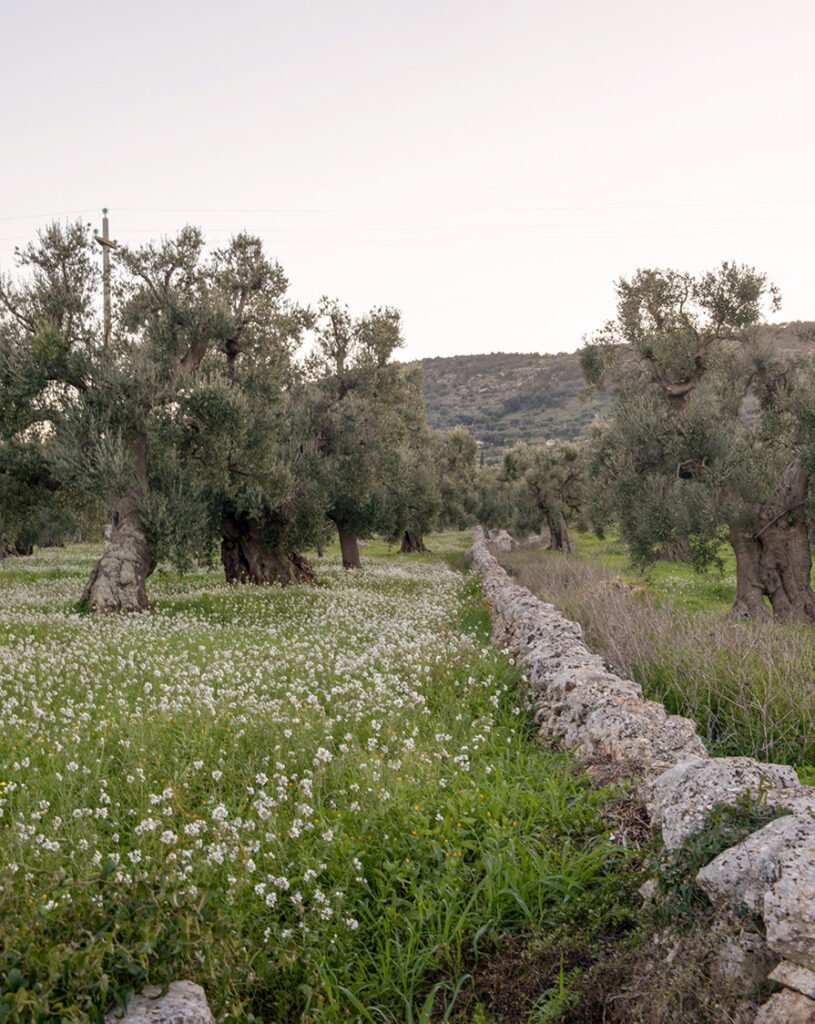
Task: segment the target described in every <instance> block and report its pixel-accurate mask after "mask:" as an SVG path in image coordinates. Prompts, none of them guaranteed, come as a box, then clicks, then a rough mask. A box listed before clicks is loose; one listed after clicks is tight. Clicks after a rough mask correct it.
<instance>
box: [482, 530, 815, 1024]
mask: <svg viewBox="0 0 815 1024" xmlns="http://www.w3.org/2000/svg"><path fill="white" fill-rule="evenodd" d="M507 537H508V535H507ZM496 539H497V540H498V541H499V543H501V544H503V545H505V549H508V548H509V546H510V542H511V540H512V539H511V538H509V540H507V539H506V538H503V537H496ZM469 561H470V564H471V566H472V567H473V569H474V570H475V571H476V572H477V573H478V574H479V576H480V577H481V581H482V584H483V587H484V592H485V594H486V596H487V599H488V601H489V603H490V606H491V618H492V622H493V636H494V638H495V640H496V642H497V643H498V644H499V645H500V646H502V647H503V648H504V649H505V650H507V651H509V652H510V653H511V654H512V655H513V656H514V657H515V658H517V660H518V663H519V664H520V665H521V666H522V668H523V671H524V674H525V677H526V679H527V680H528V691H527V693H526V695H525V703H526V705H527V706H528V707H529V708H530V710H531V711H532V712H533V714H534V716H535V721H536V722H537V725H538V727H539V729H540V732H541V735H542V736H544V735H545V737H546V739H547V741H548V742H552V741H554V742H555V743H557V744H558V745H560V746H562V747H565V748H568V749H571V750H573V751H574V752H575V753H576V755H577V756H578V757H579V758H580V759H581V760H583V761H584V762H585V763H587V764H590V765H591V766H592V768H593V770H596V768H597V767H598V766H608V767H609V768H610V769H612V770H613V771H615V772H618V773H620V774H621V775H622V774H629V775H630V774H636V775H641V776H642V779H643V781H642V782H641V784H640V789H639V792H640V795H641V798H642V799H643V800H645V802H646V806H647V807H648V810H649V813H650V815H651V820H652V822H653V823H654V824H655V825H656V826H657V827H659V828H661V830H662V836H663V841H664V843H665V845H666V846H667V847H668V848H669V849H674V848H676V847H678V846H680V845H681V843H682V841H683V840H684V839H685V838H686V837H687V836H689V835H691V834H692V833H694V832H696V831H698V830H699V829H701V828H702V827H703V826H704V824H705V821H706V818H707V816H708V814H709V812H710V810H711V809H712V808H713V806H714V804H716V803H725V804H734V803H735V802H736V801H737V800H738V798H739V797H741V796H742V795H744V794H751V795H752V796H754V797H761V798H762V799H764V800H765V801H766V804H767V806H768V807H772V808H780V807H784V808H789V809H790V810H791V811H792V814H791V815H788V816H786V817H783V818H780V819H777V820H776V821H773V822H771V823H770V824H768V825H767V826H765V828H763V829H760V830H759V831H757V832H756V833H754V834H753V835H752V836H748V837H747V838H746V839H745V840H744V841H743V842H742V843H739V844H738V845H737V846H734V847H733V848H732V849H730V850H726V851H724V853H722V854H721V855H720V856H719V857H717V858H715V860H714V861H712V862H711V864H708V865H706V866H705V867H704V868H703V869H702V870H701V871H700V872H699V873H698V875H697V880H698V882H699V884H700V886H701V887H702V888H703V889H704V890H705V892H706V893H707V894H708V896H709V897H710V899H711V901H712V902H713V904H714V906H716V907H717V909H718V914H717V917H718V920H717V923H716V926H715V927H716V929H719V931H717V932H716V936H717V938H716V943H717V945H718V946H719V947H720V950H719V953H718V954H717V959H716V960H715V964H713V967H714V974H715V975H717V976H718V977H720V978H722V979H725V980H727V979H730V980H732V979H736V980H738V979H742V978H743V979H745V985H746V986H747V987H749V986H750V985H751V984H753V982H754V981H755V979H756V978H757V977H759V976H760V975H761V972H762V971H766V970H767V969H769V966H771V963H773V962H775V960H776V958H777V957H779V956H780V957H784V958H785V960H786V962H787V963H788V964H789V965H792V966H782V967H779V968H777V970H779V971H781V972H782V975H783V976H780V977H779V978H778V980H779V981H781V982H782V983H783V984H785V985H786V986H787V990H786V991H785V992H782V993H780V994H779V995H777V996H774V997H773V999H771V1000H770V1001H769V1002H768V1003H767V1004H766V1005H765V1006H764V1007H763V1008H762V1009H761V1011H760V1015H759V1018H758V1021H757V1024H779V1022H781V1021H784V1022H786V1024H799V1022H801V1021H807V1022H810V1021H811V1022H812V1024H815V1017H812V1016H811V1013H812V1010H813V1008H815V1002H813V1001H811V1000H810V999H809V998H808V996H809V995H810V994H811V993H812V991H813V990H812V989H811V988H809V987H807V986H809V985H810V982H811V978H810V972H813V976H814V977H815V789H813V788H811V787H807V786H801V785H800V783H799V780H798V777H797V775H796V774H795V772H794V770H793V769H792V768H789V767H787V766H786V765H773V764H762V763H761V762H758V761H754V760H753V759H751V758H746V757H732V758H711V757H710V756H709V755H708V754H707V751H706V750H705V748H704V745H703V744H702V741H701V739H700V738H699V736H698V735H697V733H696V730H695V726H694V724H693V722H691V721H690V720H689V719H686V718H681V717H678V716H674V715H668V714H667V713H666V712H665V710H664V708H662V707H661V706H660V705H658V704H655V703H654V702H652V701H647V700H645V699H644V698H643V695H642V691H641V690H640V688H639V686H638V685H637V684H636V683H634V682H632V681H631V680H626V679H621V678H620V677H619V676H617V675H615V674H614V673H613V672H611V671H610V670H609V667H608V666H607V665H606V664H605V662H604V661H603V659H602V658H600V657H599V656H598V655H596V654H593V653H592V652H591V651H589V650H588V648H587V647H586V646H585V644H584V642H583V633H582V630H581V628H580V626H579V625H577V624H576V623H573V622H570V621H569V620H568V619H566V618H564V617H563V616H562V615H561V614H560V613H559V612H558V611H557V609H555V608H554V607H553V606H552V605H551V604H548V603H546V602H545V601H542V600H540V599H539V598H537V597H535V596H534V595H533V594H531V593H530V592H529V591H528V590H526V589H524V588H523V587H519V586H518V585H517V584H516V583H515V582H514V581H513V580H512V579H511V578H510V577H509V576H508V574H507V573H506V572H505V571H504V570H503V569H502V568H501V567H500V566H499V565H498V563H497V561H496V560H495V557H494V556H493V554H492V553H491V551H490V550H489V547H488V544H487V539H486V535H485V533H484V531H482V530H479V531H477V535H476V537H475V543H474V544H473V547H472V548H471V550H470V553H469ZM745 908H746V909H747V911H749V912H750V913H752V914H753V915H763V917H764V924H765V926H766V943H765V941H764V939H763V938H762V936H761V935H759V934H758V933H757V932H754V931H750V930H749V929H745V928H744V923H745V922H744V920H742V915H744V912H745ZM728 921H729V923H728ZM756 972H758V973H756ZM784 972H786V973H784ZM751 979H752V980H751ZM796 985H797V988H796ZM745 1005H746V1004H745ZM751 1015H752V1011H751Z"/></svg>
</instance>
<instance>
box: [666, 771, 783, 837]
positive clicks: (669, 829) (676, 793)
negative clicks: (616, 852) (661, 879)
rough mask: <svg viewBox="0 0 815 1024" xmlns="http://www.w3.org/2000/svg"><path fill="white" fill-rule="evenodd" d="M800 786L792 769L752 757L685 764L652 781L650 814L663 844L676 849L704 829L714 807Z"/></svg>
mask: <svg viewBox="0 0 815 1024" xmlns="http://www.w3.org/2000/svg"><path fill="white" fill-rule="evenodd" d="M799 785H800V783H799V781H798V776H797V775H796V773H795V769H794V768H790V767H789V765H784V764H764V763H762V762H760V761H754V760H753V758H751V757H710V758H707V759H706V760H695V761H686V762H681V763H679V764H677V765H675V766H674V767H673V768H669V769H668V771H666V772H663V774H662V775H660V776H659V778H657V779H655V780H654V781H653V783H652V786H651V793H650V798H649V801H648V813H649V814H650V816H651V821H652V822H653V824H654V825H656V826H657V827H658V828H661V829H662V841H663V842H664V843H665V845H666V846H667V847H668V849H669V850H673V849H676V848H677V847H679V846H681V845H682V842H683V841H684V840H685V839H686V838H687V837H688V836H690V835H693V833H694V832H698V831H700V830H701V829H702V828H703V827H704V824H705V821H706V820H707V817H708V815H709V814H710V811H711V810H712V809H713V805H714V804H717V803H721V804H730V805H732V804H735V803H736V802H737V800H738V799H739V797H741V796H744V795H745V794H750V795H751V796H754V797H759V796H760V795H761V794H762V793H763V792H765V791H767V790H770V789H786V788H792V787H796V788H797V787H798V786H799Z"/></svg>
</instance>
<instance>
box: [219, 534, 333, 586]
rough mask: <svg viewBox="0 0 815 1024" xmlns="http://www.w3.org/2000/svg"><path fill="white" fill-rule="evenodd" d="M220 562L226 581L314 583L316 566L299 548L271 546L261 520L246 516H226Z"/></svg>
mask: <svg viewBox="0 0 815 1024" xmlns="http://www.w3.org/2000/svg"><path fill="white" fill-rule="evenodd" d="M221 562H222V564H223V567H224V573H225V575H226V581H227V583H279V584H280V585H281V586H284V587H285V586H287V585H288V584H289V583H313V582H314V570H313V569H312V567H311V564H310V563H309V561H308V559H306V558H304V557H303V556H302V555H300V554H298V553H297V552H296V551H285V550H281V549H275V548H274V547H270V546H269V544H268V543H267V541H266V539H265V537H264V534H263V531H262V529H261V524H260V523H258V522H257V521H256V520H253V519H249V518H248V517H246V516H224V519H223V521H222V523H221Z"/></svg>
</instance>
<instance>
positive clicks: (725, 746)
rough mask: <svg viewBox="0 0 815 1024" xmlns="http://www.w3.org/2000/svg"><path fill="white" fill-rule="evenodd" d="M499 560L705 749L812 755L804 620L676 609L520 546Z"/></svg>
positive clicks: (813, 637) (812, 709)
mask: <svg viewBox="0 0 815 1024" xmlns="http://www.w3.org/2000/svg"><path fill="white" fill-rule="evenodd" d="M501 560H502V564H503V565H504V567H505V568H506V569H507V571H509V572H511V573H512V575H513V576H514V577H515V578H516V579H517V580H518V582H519V583H521V584H523V586H525V587H528V588H529V589H530V590H532V591H534V592H535V593H537V594H538V595H539V596H540V597H542V598H543V600H545V601H549V602H551V603H552V604H554V605H555V606H556V607H557V608H559V609H560V611H562V612H563V614H564V615H566V616H567V617H568V618H570V619H574V620H575V621H577V622H579V623H581V625H582V626H583V631H584V635H585V639H586V643H587V644H588V646H589V647H590V648H592V650H595V651H597V652H598V653H600V654H602V655H603V657H605V658H606V660H607V661H608V662H609V664H611V665H612V666H613V667H614V669H615V671H617V672H619V673H620V674H621V675H624V676H628V677H630V678H632V679H635V680H636V681H637V682H639V683H640V684H641V686H642V688H643V691H644V692H645V694H646V696H648V697H650V698H652V699H654V700H659V701H661V702H662V703H663V704H664V705H665V707H666V709H667V710H668V711H669V712H671V713H673V714H680V715H687V716H688V717H689V718H693V719H694V720H695V721H696V722H697V724H698V727H699V734H700V735H701V737H702V739H703V740H704V741H705V742H706V744H707V746H708V749H709V750H710V751H711V753H713V754H717V755H733V754H746V755H749V756H751V757H756V758H759V759H760V760H766V761H778V762H785V763H788V764H803V765H812V764H815V631H813V630H812V629H811V628H808V627H800V628H796V627H789V626H777V625H774V624H772V623H768V624H757V623H756V624H754V623H740V622H733V621H730V620H728V619H725V618H723V617H721V616H720V615H717V614H714V613H705V612H690V611H685V610H683V609H679V608H676V607H674V606H673V605H672V604H670V602H658V601H656V600H655V599H654V598H653V597H652V596H651V595H649V594H648V592H647V591H646V589H645V588H644V587H642V588H638V587H630V586H627V585H626V584H624V583H623V582H622V581H621V580H620V579H619V577H614V576H613V575H612V574H611V573H609V572H608V571H604V570H603V569H602V568H600V567H598V566H595V565H592V564H591V563H589V562H586V561H583V560H581V559H578V558H575V557H573V556H563V555H556V554H550V553H543V552H528V551H522V552H513V553H509V554H505V555H502V556H501Z"/></svg>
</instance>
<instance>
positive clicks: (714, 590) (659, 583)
mask: <svg viewBox="0 0 815 1024" xmlns="http://www.w3.org/2000/svg"><path fill="white" fill-rule="evenodd" d="M570 536H572V539H573V543H574V553H575V554H576V555H577V556H578V557H579V558H585V559H587V560H588V561H590V562H592V563H593V564H595V565H599V566H602V567H603V568H604V569H607V570H609V571H610V572H613V573H617V574H619V576H620V577H621V578H622V579H623V580H624V581H625V582H626V583H628V584H630V585H631V586H645V587H647V589H648V590H649V592H650V593H651V594H653V595H654V596H655V597H657V598H660V599H665V600H669V601H671V602H672V603H674V604H675V605H676V606H677V607H679V608H685V609H687V610H688V611H709V612H713V613H721V614H726V613H727V612H728V611H729V609H730V606H731V605H732V603H733V596H734V594H735V592H736V559H735V556H734V554H733V551H732V549H731V548H730V547H729V546H727V545H723V546H722V548H721V550H720V551H719V558H720V559H721V562H722V565H721V568H711V569H709V570H708V571H707V572H703V573H700V572H696V571H695V570H694V568H693V566H692V565H688V564H687V563H684V562H667V561H666V562H662V561H661V562H655V563H654V564H653V565H651V566H649V567H648V569H647V570H646V571H645V572H640V571H638V570H637V569H636V568H635V567H634V566H633V565H632V564H631V559H630V558H629V557H628V552H627V550H626V547H625V545H624V544H623V542H622V540H621V539H620V538H619V537H618V536H617V535H616V534H614V533H609V534H608V535H607V536H606V537H604V538H603V539H600V538H599V537H596V536H595V535H594V534H593V533H583V532H575V533H574V534H570Z"/></svg>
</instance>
